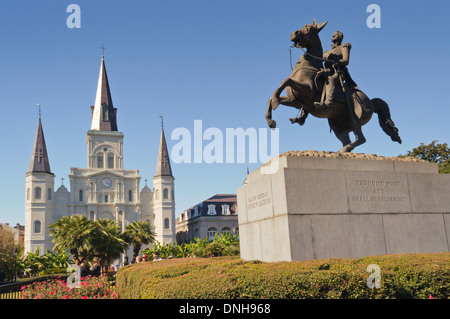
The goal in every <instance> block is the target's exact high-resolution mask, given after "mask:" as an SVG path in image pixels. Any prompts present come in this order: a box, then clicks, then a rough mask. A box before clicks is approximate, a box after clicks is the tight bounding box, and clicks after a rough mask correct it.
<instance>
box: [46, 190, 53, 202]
mask: <svg viewBox="0 0 450 319" xmlns="http://www.w3.org/2000/svg"><path fill="white" fill-rule="evenodd" d="M47 199H48V200H52V189H51V188H49V189H47Z"/></svg>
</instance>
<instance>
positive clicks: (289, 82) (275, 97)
mask: <svg viewBox="0 0 450 319" xmlns="http://www.w3.org/2000/svg"><path fill="white" fill-rule="evenodd" d="M288 86H290V87H291V88H292V89H295V90H297V91H301V90H305V89H307V88H308V87H307V85H304V84H302V83H300V82H297V81H295V80H293V79H291V78H287V79H285V80H283V81H282V82H281V85H280V86H279V87H278V88H277V89H276V90H275V91H274V92H273V94H272V97H271V98H270V99H269V104H270V106H271V107H272V109H273V110H274V111H275V110H276V109H277V107H278V105H280V104H283V105H287V106H296V105H294V101H293V100H292V98H291V97H289V96H281V93H282V92H283V91H284V89H286V87H288Z"/></svg>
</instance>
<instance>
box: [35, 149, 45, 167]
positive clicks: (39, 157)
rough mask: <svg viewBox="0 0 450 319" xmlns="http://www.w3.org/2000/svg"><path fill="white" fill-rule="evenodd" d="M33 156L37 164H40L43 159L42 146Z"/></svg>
mask: <svg viewBox="0 0 450 319" xmlns="http://www.w3.org/2000/svg"><path fill="white" fill-rule="evenodd" d="M34 156H35V157H37V159H38V161H39V163H41V161H42V159H43V158H44V151H43V150H42V146H40V147H39V149H38V151H37V152H36V155H34Z"/></svg>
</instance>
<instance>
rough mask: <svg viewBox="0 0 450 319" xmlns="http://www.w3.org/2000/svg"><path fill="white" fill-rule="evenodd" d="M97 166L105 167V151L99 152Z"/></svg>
mask: <svg viewBox="0 0 450 319" xmlns="http://www.w3.org/2000/svg"><path fill="white" fill-rule="evenodd" d="M97 168H103V153H102V152H100V153H98V154H97Z"/></svg>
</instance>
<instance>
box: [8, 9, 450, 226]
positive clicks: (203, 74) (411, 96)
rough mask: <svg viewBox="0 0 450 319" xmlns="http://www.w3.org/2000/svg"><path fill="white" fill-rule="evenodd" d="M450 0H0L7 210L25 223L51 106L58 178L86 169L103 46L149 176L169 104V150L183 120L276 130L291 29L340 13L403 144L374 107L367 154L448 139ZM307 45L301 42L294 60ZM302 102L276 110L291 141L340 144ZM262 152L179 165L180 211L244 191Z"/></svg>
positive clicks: (355, 62)
mask: <svg viewBox="0 0 450 319" xmlns="http://www.w3.org/2000/svg"><path fill="white" fill-rule="evenodd" d="M71 3H75V4H78V5H79V6H80V8H81V28H79V29H69V28H68V27H67V25H66V19H67V17H68V16H69V14H70V13H67V12H66V8H67V6H68V5H69V4H71ZM371 3H376V4H378V5H379V6H380V8H381V28H380V29H369V28H368V27H367V25H366V19H367V17H368V16H369V13H367V12H366V8H367V6H368V5H369V4H371ZM449 9H450V3H449V2H448V1H437V0H436V1H401V0H397V1H381V0H371V1H364V0H347V1H334V0H330V1H299V0H297V1H287V0H281V1H273V0H272V1H265V0H257V1H256V0H240V1H236V0H228V1H217V0H208V1H204V0H191V1H185V0H183V1H179V0H167V1H153V0H152V1H150V0H134V1H125V0H121V1H117V0H107V1H106V0H105V1H104V0H71V1H63V0H46V1H24V0H2V1H1V2H0V45H1V50H0V109H1V117H0V127H1V128H2V134H3V138H2V140H3V142H2V153H1V154H2V156H0V173H1V176H2V177H3V178H2V182H1V183H0V202H1V203H2V205H1V206H0V222H9V223H11V224H15V223H16V222H19V223H21V224H23V223H24V221H25V217H24V195H25V189H24V185H25V177H24V174H25V173H26V171H27V169H28V164H29V161H30V156H31V149H32V145H33V141H34V135H35V131H36V126H37V118H38V116H37V115H38V113H37V107H36V103H37V102H40V103H41V105H42V122H43V127H44V133H45V138H46V142H47V150H48V152H49V156H50V165H51V169H52V171H53V173H54V174H55V175H56V177H55V187H58V186H59V185H60V184H61V181H60V179H61V177H64V178H65V179H66V183H65V184H66V185H67V180H68V177H67V175H68V174H69V172H70V167H86V166H87V154H86V144H85V142H86V131H87V130H88V129H89V127H90V106H91V105H93V104H94V100H95V90H96V84H97V77H98V71H99V67H100V57H101V52H100V50H99V49H98V47H99V46H100V45H101V44H104V45H105V47H106V50H105V62H106V67H107V70H108V77H109V82H110V87H111V92H112V98H113V102H114V105H115V107H117V108H118V126H119V130H120V131H121V132H123V133H124V134H125V140H124V167H125V168H127V169H136V168H137V169H139V170H140V175H141V177H142V183H141V186H144V179H148V180H149V181H151V179H152V177H153V175H154V171H155V167H156V157H157V151H158V146H159V134H160V118H159V115H161V114H163V115H164V119H165V120H164V123H165V132H166V137H167V143H168V147H169V149H170V148H172V147H173V145H174V144H175V143H176V141H172V140H171V139H170V136H171V132H172V131H173V130H174V129H176V128H178V127H185V128H188V129H190V130H193V125H194V120H202V123H203V129H206V128H208V127H216V128H219V129H220V130H222V131H223V132H225V129H226V128H237V127H242V128H244V129H245V128H251V127H253V128H265V127H266V122H265V119H264V113H265V110H266V106H267V100H268V98H269V97H270V96H271V94H272V92H273V91H274V90H275V89H276V88H277V86H278V85H279V84H280V82H281V81H282V80H283V79H284V78H286V77H288V76H289V74H290V71H291V69H290V65H289V51H288V47H289V45H290V44H291V43H290V41H289V36H290V33H291V32H292V31H294V30H297V29H299V28H301V27H302V26H303V25H304V24H305V23H312V21H313V19H314V18H315V19H317V21H318V22H323V21H325V20H328V21H329V22H328V25H327V26H326V27H325V28H324V29H323V31H322V32H321V34H320V36H321V39H322V45H323V48H324V49H325V50H326V49H328V48H329V47H330V43H331V36H332V34H333V32H334V31H335V30H337V29H338V30H340V31H342V32H343V33H344V41H345V42H350V43H351V44H352V51H351V57H350V65H349V70H350V73H351V74H352V76H353V78H354V80H355V81H356V82H357V83H358V85H359V87H360V89H361V90H363V91H364V92H365V93H366V94H367V95H368V96H369V97H370V98H374V97H380V98H382V99H384V100H385V101H386V102H388V104H389V105H390V108H391V114H392V118H393V120H394V121H395V123H396V125H397V127H398V128H399V130H400V135H401V137H402V139H403V144H401V145H400V144H397V143H394V142H391V140H390V139H389V137H387V136H386V135H385V134H384V133H383V132H382V130H381V128H380V127H379V126H378V122H377V120H376V116H374V117H373V118H372V120H371V121H370V122H369V123H368V124H367V125H366V126H364V127H363V132H364V134H365V136H366V138H367V142H366V144H364V145H362V146H360V147H358V148H357V149H356V150H355V152H361V153H368V154H371V153H375V154H378V155H382V156H396V155H399V154H405V153H406V152H407V150H410V149H412V148H413V147H416V146H418V145H419V144H420V143H421V142H425V143H429V142H431V141H432V140H439V142H441V143H443V142H449V126H448V119H449V118H450V110H449V109H450V105H449V104H450V103H449V102H448V101H447V97H446V92H448V88H449V84H450V83H449V82H450V81H449V80H448V79H449V75H448V74H449V73H450V67H449V63H448V59H449V58H448V56H449V54H448V52H449V50H450V37H449V35H448V31H449V30H450V28H449V27H448V22H447V20H448V17H447V15H448V12H449V11H450V10H449ZM300 55H301V51H299V50H295V51H293V63H295V61H296V60H297V59H298V58H299V57H300ZM296 114H297V112H296V110H294V109H292V108H287V107H283V106H280V107H279V108H278V109H277V110H276V111H275V112H274V119H275V120H277V123H278V127H279V128H280V152H284V151H288V150H325V151H337V150H339V148H340V147H341V145H340V142H339V141H338V140H337V139H336V138H335V136H334V134H332V133H330V132H329V127H328V123H327V121H326V120H324V119H318V118H314V117H311V116H310V117H309V118H308V119H307V122H306V124H305V125H304V126H303V127H300V126H298V125H291V123H290V122H289V117H294V116H295V115H296ZM247 166H248V167H249V169H250V171H251V170H253V169H256V168H257V167H259V166H260V163H257V164H255V163H249V164H246V163H243V164H205V163H203V164H183V163H182V164H174V163H173V164H172V169H173V174H174V176H175V178H176V180H175V188H176V191H175V196H176V215H178V214H179V213H180V212H181V211H183V210H184V209H185V208H188V207H190V206H192V205H194V204H196V203H198V202H200V201H202V200H204V199H206V198H208V197H210V196H212V195H214V194H216V193H235V192H236V189H237V188H238V187H240V186H241V185H242V182H243V180H244V179H245V175H246V170H247Z"/></svg>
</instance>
